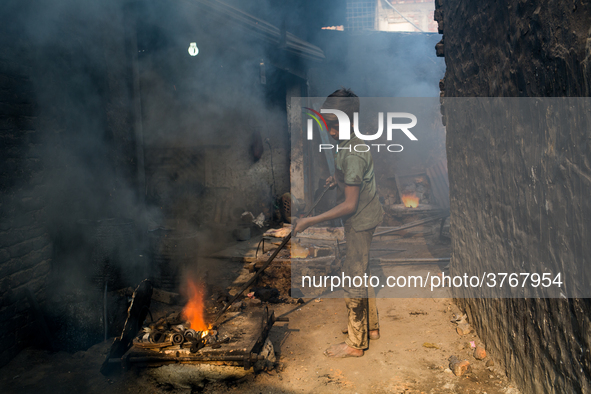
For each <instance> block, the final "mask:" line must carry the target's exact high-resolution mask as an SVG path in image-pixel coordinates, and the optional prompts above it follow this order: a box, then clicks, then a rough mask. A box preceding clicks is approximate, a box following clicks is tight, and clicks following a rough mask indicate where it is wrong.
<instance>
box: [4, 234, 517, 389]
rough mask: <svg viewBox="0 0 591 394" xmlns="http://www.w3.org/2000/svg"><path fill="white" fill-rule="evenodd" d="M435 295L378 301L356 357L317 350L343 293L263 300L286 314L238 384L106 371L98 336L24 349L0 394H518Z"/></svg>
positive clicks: (408, 241)
mask: <svg viewBox="0 0 591 394" xmlns="http://www.w3.org/2000/svg"><path fill="white" fill-rule="evenodd" d="M396 242H397V243H396V244H397V247H400V248H401V249H404V250H405V252H400V253H399V254H398V255H397V256H396V257H400V256H405V257H409V256H412V257H429V256H431V257H442V256H446V255H447V256H449V249H448V248H449V247H448V246H447V245H445V244H443V245H442V244H441V243H438V242H436V241H434V240H433V238H429V237H417V236H413V235H412V234H411V235H410V236H409V235H408V234H407V235H406V238H400V237H399V238H398V239H396ZM446 253H447V254H446ZM404 254H406V255H404ZM216 264H221V263H220V262H217V263H216ZM226 264H234V268H233V269H229V268H228V269H226V270H219V271H217V272H226V273H228V274H227V275H230V274H229V273H232V272H233V273H234V274H236V273H237V272H238V271H239V269H240V268H241V267H238V266H237V263H236V262H227V263H226ZM382 270H383V272H382V273H383V274H384V275H390V274H391V272H403V273H408V272H414V273H416V272H419V273H420V274H422V275H424V274H425V272H427V271H428V272H430V273H431V274H437V272H441V270H440V266H438V265H421V266H418V267H417V266H397V267H390V266H386V267H384V265H383V264H382ZM397 270H398V271H397ZM223 276H224V275H221V274H220V277H219V278H218V279H219V280H222V279H223V278H222V277H223ZM230 276H231V275H230ZM438 297H442V298H378V300H377V305H378V310H379V316H380V333H381V338H380V339H378V340H375V341H371V343H370V347H369V350H367V351H366V352H365V355H364V356H363V357H361V358H349V359H329V358H327V357H325V356H324V355H323V351H324V350H325V349H326V348H327V347H328V346H330V345H332V344H335V343H339V342H342V341H343V340H344V339H345V335H344V334H342V333H341V329H342V328H344V327H346V309H345V304H344V301H343V299H340V298H322V297H320V298H315V299H306V300H304V301H305V303H304V304H271V305H269V306H270V308H271V309H273V310H274V311H275V314H276V315H277V316H283V317H288V318H289V322H276V323H275V325H274V327H273V328H272V330H271V333H270V339H271V341H272V343H273V345H274V348H275V352H276V355H277V361H278V367H277V368H276V370H273V371H270V372H261V373H258V374H249V375H248V376H247V377H245V378H242V379H241V380H239V381H232V382H206V383H205V385H204V386H202V387H194V388H193V389H188V388H185V389H178V388H173V387H171V386H170V385H167V384H159V383H158V382H156V381H154V380H153V379H152V378H148V377H146V376H145V374H144V372H143V371H142V370H132V371H128V372H125V373H122V374H119V375H117V376H113V377H110V378H106V377H104V376H102V375H101V374H100V372H99V368H100V365H101V363H102V362H103V360H104V357H105V354H106V353H107V351H108V349H109V346H110V343H111V341H108V342H106V343H100V344H97V345H95V346H93V347H91V348H90V349H88V350H87V351H81V352H77V353H75V354H69V353H66V352H58V353H53V354H52V353H49V352H47V351H44V350H36V349H26V350H24V351H23V352H21V353H20V354H19V355H18V356H17V357H16V358H15V359H14V360H12V361H11V362H10V363H9V364H8V365H7V366H5V367H4V368H2V369H0V392H1V393H6V394H7V393H35V394H44V393H47V394H59V393H68V394H72V393H101V394H104V393H121V394H123V393H129V394H139V393H154V394H160V393H168V394H176V393H184V394H186V393H191V392H204V393H225V392H236V393H253V394H255V393H256V394H258V393H333V392H342V393H474V394H476V393H479V394H485V393H486V394H501V393H503V394H518V393H519V391H518V390H517V389H515V388H514V387H512V385H511V383H510V382H509V381H508V380H507V378H506V377H505V376H504V373H503V371H502V370H500V369H499V367H498V365H497V364H496V363H494V355H487V357H486V358H485V359H484V360H481V361H479V360H476V359H475V358H474V357H473V355H472V354H473V350H474V349H472V345H471V343H470V342H474V344H481V343H482V342H481V341H480V340H479V338H478V337H477V336H476V335H475V334H474V333H470V334H467V335H463V336H460V335H459V334H458V333H457V332H456V327H457V326H456V324H454V323H452V321H451V320H452V319H453V315H454V314H460V311H459V310H458V309H457V307H456V306H455V304H454V303H453V301H452V299H451V298H449V297H445V294H444V293H438ZM452 355H455V356H457V357H458V358H460V359H466V360H468V361H469V362H470V364H471V371H469V372H468V373H466V374H464V375H462V376H455V375H454V374H453V373H452V372H451V371H450V369H449V368H448V366H449V362H448V358H449V357H450V356H452ZM491 360H492V361H491ZM487 363H488V366H487ZM491 363H492V364H493V365H491Z"/></svg>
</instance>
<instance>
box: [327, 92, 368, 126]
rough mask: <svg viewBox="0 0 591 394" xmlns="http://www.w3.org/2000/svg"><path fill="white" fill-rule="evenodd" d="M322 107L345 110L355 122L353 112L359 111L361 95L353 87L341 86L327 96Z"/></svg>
mask: <svg viewBox="0 0 591 394" xmlns="http://www.w3.org/2000/svg"><path fill="white" fill-rule="evenodd" d="M322 108H327V109H329V108H330V109H338V110H340V111H343V112H344V113H346V114H347V116H348V117H349V119H350V120H351V122H353V113H354V112H359V97H357V95H356V94H355V93H353V91H352V90H351V89H346V88H341V89H339V90H337V91H335V92H333V93H332V94H330V95H329V96H328V97H327V98H326V100H325V101H324V104H322Z"/></svg>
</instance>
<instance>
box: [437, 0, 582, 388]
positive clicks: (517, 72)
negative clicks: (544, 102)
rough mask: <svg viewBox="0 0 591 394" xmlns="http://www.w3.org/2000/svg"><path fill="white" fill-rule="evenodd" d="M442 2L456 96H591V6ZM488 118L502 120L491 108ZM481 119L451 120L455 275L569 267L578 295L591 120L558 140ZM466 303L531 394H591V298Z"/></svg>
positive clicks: (571, 116) (534, 121)
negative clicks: (590, 30) (490, 264)
mask: <svg viewBox="0 0 591 394" xmlns="http://www.w3.org/2000/svg"><path fill="white" fill-rule="evenodd" d="M439 3H441V9H442V11H443V16H444V19H445V61H446V64H447V66H448V69H447V71H446V75H445V97H562V96H576V97H589V96H590V95H591V78H587V77H586V76H588V75H589V44H588V41H587V40H588V37H589V36H588V35H589V33H588V25H589V24H588V21H589V20H591V9H590V8H589V7H580V6H578V5H577V6H573V3H572V2H570V1H565V0H547V1H543V2H541V3H536V2H522V1H518V0H510V1H508V2H505V3H503V4H502V5H501V4H494V3H492V2H488V3H486V6H485V8H482V5H483V4H484V3H479V4H477V2H466V1H463V0H444V1H442V2H439V1H438V4H439ZM575 8H576V10H575ZM581 26H587V27H585V28H583V29H582V30H581ZM557 31H559V32H560V33H559V34H557V33H556V32H557ZM483 32H487V34H486V38H485V39H483ZM480 105H484V104H483V102H481V103H480ZM447 108H448V107H447V104H446V112H447ZM465 109H466V114H472V113H473V112H471V111H470V108H465ZM485 112H489V113H498V114H502V113H503V112H502V111H498V112H497V111H496V108H492V106H491V107H489V106H487V107H486V111H485ZM505 113H507V112H505ZM532 114H533V112H532ZM470 116H471V115H470ZM470 116H466V117H464V118H463V119H459V117H454V116H453V114H451V113H447V115H446V126H447V128H446V132H447V152H448V169H449V183H450V198H451V218H452V219H451V223H452V225H451V229H450V233H451V236H452V249H453V256H454V258H453V260H452V264H451V266H452V269H453V270H454V271H455V272H457V273H460V272H475V271H476V270H479V269H480V270H481V272H482V271H484V269H483V268H484V267H485V265H486V264H487V262H497V264H498V268H496V269H495V271H496V272H513V273H516V272H524V273H525V272H531V266H530V265H529V264H537V263H539V262H540V261H542V262H544V264H545V265H546V268H547V270H548V271H550V270H551V271H553V272H559V271H561V270H565V272H563V275H569V276H570V279H571V280H569V286H567V287H568V288H569V290H570V291H573V290H586V289H588V288H589V284H588V281H587V282H584V283H577V279H578V281H579V282H580V281H581V278H583V277H585V278H587V276H588V275H587V272H584V271H585V269H587V270H588V268H587V266H588V264H587V262H588V261H589V256H591V245H590V244H591V243H590V242H589V241H588V239H589V236H588V235H589V226H590V223H591V220H590V218H591V205H590V204H589V196H590V195H591V183H590V182H589V175H588V172H589V171H588V168H589V164H588V157H589V142H588V141H589V138H588V137H589V132H588V130H589V126H588V119H587V118H588V114H582V115H581V116H580V117H577V111H574V110H573V111H571V112H569V113H568V116H567V118H568V121H569V122H574V123H572V127H570V129H567V130H562V131H560V132H556V130H554V133H555V134H554V135H552V136H550V135H549V134H548V133H549V130H552V127H546V126H548V125H547V124H544V117H545V116H532V115H531V114H529V113H528V116H529V119H530V121H531V124H530V122H528V123H526V124H518V125H516V127H511V128H510V129H509V130H506V131H503V130H502V128H501V127H495V119H494V118H488V119H487V121H484V119H485V118H486V117H483V116H480V117H479V118H478V117H476V116H475V117H474V118H473V119H470ZM470 122H473V123H472V125H475V124H478V130H477V132H476V130H475V129H474V127H470V126H469V125H468V124H469V123H470ZM538 123H539V124H538ZM497 126H498V125H497ZM517 126H518V127H517ZM583 168H584V169H585V170H583ZM522 264H523V265H522ZM582 267H584V268H582ZM577 275H578V276H579V278H577V277H576V276H577ZM457 302H458V304H459V305H460V307H461V308H462V309H464V310H466V311H467V312H468V315H469V317H470V323H471V324H472V325H473V326H474V327H475V328H476V330H477V331H478V333H479V335H480V337H481V338H482V339H483V341H484V342H485V344H486V345H487V351H488V350H490V353H491V355H493V357H495V358H496V361H498V362H499V364H500V366H501V367H502V368H503V369H505V370H506V371H507V372H508V374H509V375H510V377H511V379H512V380H513V381H514V382H515V383H516V384H517V386H518V387H519V389H520V391H521V392H522V393H524V394H533V393H536V394H537V393H558V392H560V393H587V392H591V381H590V379H589V376H591V354H590V353H589V344H590V343H591V334H590V332H589V327H591V319H590V317H591V303H590V302H589V299H584V300H583V299H569V300H563V299H541V298H530V299H512V298H506V299H489V298H477V297H472V298H458V299H457ZM577 309H579V310H578V311H577Z"/></svg>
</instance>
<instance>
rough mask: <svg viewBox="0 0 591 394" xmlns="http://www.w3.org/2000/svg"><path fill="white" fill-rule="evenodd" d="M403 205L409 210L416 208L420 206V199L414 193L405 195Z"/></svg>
mask: <svg viewBox="0 0 591 394" xmlns="http://www.w3.org/2000/svg"><path fill="white" fill-rule="evenodd" d="M402 203H403V204H404V206H405V207H407V208H416V207H418V206H419V198H418V197H417V196H416V194H415V193H414V192H413V193H409V194H403V195H402Z"/></svg>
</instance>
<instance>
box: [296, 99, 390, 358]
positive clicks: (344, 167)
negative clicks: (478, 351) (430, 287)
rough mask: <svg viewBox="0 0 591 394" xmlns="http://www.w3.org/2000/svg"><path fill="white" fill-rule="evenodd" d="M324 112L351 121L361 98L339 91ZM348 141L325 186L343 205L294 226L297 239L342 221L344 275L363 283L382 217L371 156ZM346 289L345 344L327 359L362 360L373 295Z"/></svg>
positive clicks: (373, 330)
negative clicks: (324, 224) (328, 223)
mask: <svg viewBox="0 0 591 394" xmlns="http://www.w3.org/2000/svg"><path fill="white" fill-rule="evenodd" d="M322 108H326V109H337V110H340V111H343V112H344V113H346V114H347V115H348V116H349V119H350V120H353V119H354V117H353V114H354V113H355V112H359V98H358V97H357V96H356V95H355V94H354V93H353V92H352V91H351V90H349V89H339V90H337V91H336V92H334V93H332V94H331V95H330V96H328V98H327V99H326V101H325V102H324V104H323V105H322ZM324 118H325V120H326V123H327V128H328V133H329V134H330V136H331V137H332V138H333V139H335V140H338V137H339V124H338V121H337V117H336V116H335V115H332V114H324ZM351 135H352V136H353V137H352V138H351V139H350V140H346V141H339V144H338V146H339V149H338V151H337V154H336V156H335V167H336V171H335V176H334V177H330V178H329V179H327V181H326V182H327V185H330V186H333V185H334V184H337V185H338V186H339V190H340V191H343V192H344V201H342V202H341V203H339V204H338V205H337V206H335V207H334V208H332V209H331V210H329V211H327V212H324V213H322V214H320V215H318V216H313V217H309V218H303V219H299V220H298V221H297V222H296V225H295V233H298V232H301V231H304V230H305V229H307V228H308V227H310V226H313V225H316V224H318V223H321V222H324V221H327V220H332V219H336V218H342V219H344V224H345V240H346V241H347V256H346V258H345V262H344V264H343V273H344V274H345V275H346V276H349V277H351V278H353V277H354V276H361V277H363V275H364V274H366V273H367V271H368V265H369V247H370V244H371V240H372V237H373V233H374V230H375V228H376V227H377V225H378V224H379V223H380V222H381V221H382V218H383V215H384V211H383V209H382V205H381V204H380V201H379V198H378V194H377V189H376V182H375V174H374V169H373V159H372V157H371V153H370V152H356V151H355V150H354V149H353V147H354V146H355V145H357V144H363V143H364V142H363V141H362V140H360V139H359V138H357V136H355V135H354V133H353V131H352V130H351ZM337 202H338V201H337ZM348 285H349V284H348V283H344V284H343V289H344V291H345V304H346V306H347V312H348V326H347V334H348V338H347V339H346V341H345V342H343V343H339V344H336V345H333V346H331V347H329V348H328V349H326V351H325V352H324V354H325V355H326V356H328V357H361V356H363V353H364V350H365V349H367V348H368V346H369V339H378V338H379V337H380V332H379V324H378V312H377V308H376V305H375V292H374V289H373V288H372V287H371V286H369V288H366V287H363V286H362V287H358V288H357V287H354V286H348Z"/></svg>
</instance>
